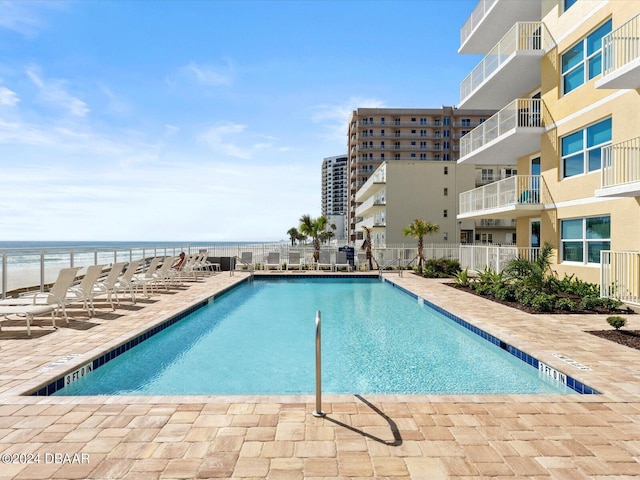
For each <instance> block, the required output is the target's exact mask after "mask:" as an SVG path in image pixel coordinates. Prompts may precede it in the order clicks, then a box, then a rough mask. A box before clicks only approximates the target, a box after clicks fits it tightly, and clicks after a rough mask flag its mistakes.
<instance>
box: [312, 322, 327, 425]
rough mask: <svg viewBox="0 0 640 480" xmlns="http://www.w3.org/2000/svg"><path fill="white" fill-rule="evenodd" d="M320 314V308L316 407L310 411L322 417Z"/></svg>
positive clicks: (315, 415) (317, 328)
mask: <svg viewBox="0 0 640 480" xmlns="http://www.w3.org/2000/svg"><path fill="white" fill-rule="evenodd" d="M321 324H322V321H321V315H320V310H318V311H317V312H316V409H315V410H314V411H313V412H312V415H313V416H314V417H324V416H325V413H324V412H323V411H322V368H321V364H322V352H321V347H320V345H321V343H322V342H321V337H322V332H321Z"/></svg>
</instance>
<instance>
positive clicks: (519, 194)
mask: <svg viewBox="0 0 640 480" xmlns="http://www.w3.org/2000/svg"><path fill="white" fill-rule="evenodd" d="M540 184H541V177H540V175H515V176H513V177H509V178H505V179H504V180H500V181H499V182H495V183H490V184H489V185H485V186H483V187H479V188H474V189H473V190H469V191H467V192H463V193H461V194H460V197H459V198H460V214H459V215H460V216H472V215H473V214H478V215H479V214H481V213H482V212H487V211H495V210H499V209H509V210H514V209H515V208H517V206H520V205H527V206H532V205H541V199H540ZM529 209H530V208H529Z"/></svg>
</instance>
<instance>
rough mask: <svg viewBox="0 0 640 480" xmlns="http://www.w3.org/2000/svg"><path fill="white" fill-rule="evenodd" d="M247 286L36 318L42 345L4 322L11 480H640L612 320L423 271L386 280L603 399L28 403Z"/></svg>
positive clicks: (0, 437)
mask: <svg viewBox="0 0 640 480" xmlns="http://www.w3.org/2000/svg"><path fill="white" fill-rule="evenodd" d="M246 275H247V274H246V273H236V275H235V276H229V274H227V273H220V274H217V275H214V276H211V277H208V278H206V279H204V280H201V281H200V282H198V283H191V284H188V287H184V288H180V289H172V290H171V291H170V293H166V292H165V293H162V292H161V293H156V294H155V295H153V296H152V297H151V298H150V299H144V298H143V299H141V301H140V302H139V303H138V304H137V305H135V306H132V305H131V302H129V301H127V300H124V301H122V302H121V306H120V307H119V308H118V309H117V310H116V311H115V312H112V311H111V309H110V308H104V307H105V305H104V304H99V305H100V307H101V308H98V311H97V316H96V317H94V318H91V319H88V318H87V317H86V315H85V314H84V313H83V312H82V311H81V310H73V311H72V314H71V322H70V324H69V325H66V324H65V323H64V321H59V322H58V324H59V327H60V328H59V329H58V330H53V329H52V328H51V322H50V320H48V319H44V318H43V319H42V320H36V322H35V324H36V326H34V327H33V328H32V332H33V336H32V338H28V337H27V336H26V328H25V325H24V321H15V322H13V321H10V322H3V323H2V332H0V459H1V461H2V465H0V479H8V478H16V479H44V478H57V479H75V478H83V479H84V478H88V479H119V478H126V479H185V478H186V479H191V478H237V479H249V478H255V479H262V478H270V479H308V480H311V479H314V478H317V479H325V480H327V479H346V478H355V479H373V478H375V479H383V478H388V479H408V478H413V479H429V480H433V479H441V478H452V479H475V478H505V479H512V478H527V479H551V478H553V479H625V478H639V477H640V462H639V459H640V351H637V350H634V349H631V348H627V347H624V346H621V345H617V344H614V343H611V342H608V341H607V340H604V339H601V338H599V337H596V336H593V335H591V334H589V333H586V331H587V330H602V329H607V328H610V327H609V326H608V325H607V324H606V321H605V318H606V316H598V315H585V316H580V315H529V314H527V313H523V312H520V311H516V310H513V309H510V308H508V307H505V306H502V305H499V304H496V303H493V302H490V301H488V300H485V299H482V298H479V297H475V296H472V295H470V294H467V293H464V292H460V291H458V290H456V289H453V288H451V287H449V286H446V285H443V282H442V281H439V280H426V279H422V278H419V277H417V276H415V275H412V274H405V275H404V277H400V276H399V275H398V274H397V273H395V274H389V277H388V278H389V279H391V280H392V281H393V282H395V283H397V284H398V285H401V286H402V287H404V288H406V289H408V290H409V291H411V292H414V293H416V294H417V295H419V296H421V297H423V298H425V299H427V300H429V301H432V302H433V303H436V304H437V305H439V306H441V307H443V308H444V309H446V310H448V311H450V312H451V313H453V314H455V315H457V316H459V317H461V318H463V319H465V320H467V321H469V322H470V323H472V324H474V325H475V326H477V327H479V328H482V329H483V330H485V331H487V332H489V333H491V334H493V335H495V336H497V337H498V338H500V339H502V340H503V341H505V342H507V343H509V344H511V345H514V346H515V347H518V348H519V349H521V350H523V351H525V352H526V353H529V354H530V355H532V356H534V357H536V358H538V359H539V360H541V361H543V362H545V363H547V364H548V365H550V366H552V367H553V368H555V369H557V370H560V371H563V372H565V373H566V374H568V375H571V376H572V377H574V378H576V379H577V380H580V381H582V382H583V383H585V384H587V385H589V386H591V387H593V388H595V389H597V390H598V391H600V392H603V393H602V394H600V395H578V394H576V395H460V396H452V395H449V396H438V395H420V396H418V395H367V396H364V397H360V396H355V395H354V396H349V395H341V396H337V395H336V396H325V397H324V403H323V410H324V411H325V412H326V413H327V417H326V418H316V417H314V416H313V415H312V414H311V412H312V411H313V410H314V405H315V404H314V397H313V396H309V395H305V396H286V397H285V396H225V397H219V396H171V397H162V396H145V397H142V396H137V397H127V396H92V397H34V396H27V395H25V394H27V393H29V392H31V391H33V390H35V389H36V388H37V387H38V386H42V385H44V384H47V383H49V382H50V381H52V380H54V379H56V378H59V377H60V376H62V375H63V374H64V373H66V372H68V371H72V370H73V369H74V368H77V367H78V366H80V365H83V364H86V363H87V362H88V361H89V360H90V359H91V358H93V357H95V356H97V355H98V353H101V352H104V351H105V350H108V349H110V347H113V346H117V345H118V344H120V343H122V342H123V341H125V340H127V339H128V338H130V337H132V336H134V333H135V334H138V333H140V332H143V331H145V330H147V329H149V328H150V327H151V326H153V325H155V324H157V323H160V322H161V321H163V320H165V319H167V318H171V317H172V316H174V315H175V314H177V313H179V312H180V311H182V310H184V309H186V308H187V307H189V306H190V305H193V304H194V303H196V302H197V301H200V300H203V299H206V298H208V297H210V296H211V295H212V294H214V293H216V292H219V291H221V290H223V289H225V288H227V287H229V286H230V285H232V284H233V283H235V282H239V281H242V280H243V279H244V278H245V277H246ZM289 275H292V276H294V275H297V273H289ZM636 317H640V315H635V316H628V317H627V318H628V321H629V322H628V326H627V327H626V328H628V329H640V318H636ZM310 321H312V319H311V320H310ZM71 354H75V355H78V356H77V357H73V358H72V359H71V360H69V361H67V362H66V363H62V364H60V365H57V366H55V367H52V368H49V369H46V368H43V367H47V366H50V365H51V364H52V363H53V362H55V361H57V360H60V359H62V358H65V357H67V356H70V355H71ZM554 354H562V355H563V356H565V357H567V358H569V359H571V360H574V361H575V362H578V363H579V364H582V365H585V366H588V367H589V368H591V370H588V371H585V370H580V369H578V368H576V367H575V366H574V365H572V364H570V363H567V362H565V361H563V360H562V359H560V358H558V357H557V356H554ZM67 358H69V357H67ZM42 370H46V371H42ZM356 393H357V392H356ZM14 454H23V456H22V457H20V456H18V455H14ZM56 454H57V455H56ZM74 454H77V455H76V456H74ZM38 455H39V456H38ZM29 460H30V461H31V462H32V463H26V462H28V461H29ZM35 461H39V463H33V462H35Z"/></svg>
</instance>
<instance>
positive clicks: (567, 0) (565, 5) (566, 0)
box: [562, 0, 578, 12]
mask: <svg viewBox="0 0 640 480" xmlns="http://www.w3.org/2000/svg"><path fill="white" fill-rule="evenodd" d="M577 1H578V0H564V2H563V6H562V7H563V9H562V11H563V12H566V11H567V10H569V9H570V8H571V6H572V5H573V4H574V3H576V2H577Z"/></svg>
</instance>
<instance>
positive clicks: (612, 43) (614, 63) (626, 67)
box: [596, 14, 640, 88]
mask: <svg viewBox="0 0 640 480" xmlns="http://www.w3.org/2000/svg"><path fill="white" fill-rule="evenodd" d="M596 86H597V87H599V88H638V87H640V14H639V15H636V16H635V17H633V18H632V19H631V20H629V21H628V22H627V23H625V24H624V25H621V26H620V27H618V28H616V29H615V30H614V31H613V32H611V33H609V34H608V35H605V36H604V37H603V38H602V78H601V79H600V80H598V81H597V82H596Z"/></svg>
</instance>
